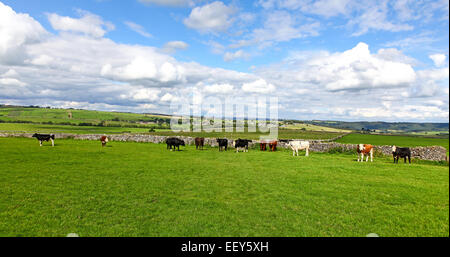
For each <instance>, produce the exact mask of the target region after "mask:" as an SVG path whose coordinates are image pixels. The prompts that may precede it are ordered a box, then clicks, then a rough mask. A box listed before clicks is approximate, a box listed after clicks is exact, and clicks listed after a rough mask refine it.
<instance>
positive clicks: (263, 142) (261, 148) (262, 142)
mask: <svg viewBox="0 0 450 257" xmlns="http://www.w3.org/2000/svg"><path fill="white" fill-rule="evenodd" d="M266 147H267V142H265V141H261V142H259V150H261V151H265V150H266Z"/></svg>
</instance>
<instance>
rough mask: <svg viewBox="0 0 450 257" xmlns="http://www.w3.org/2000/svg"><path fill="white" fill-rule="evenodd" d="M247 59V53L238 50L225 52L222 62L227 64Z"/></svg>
mask: <svg viewBox="0 0 450 257" xmlns="http://www.w3.org/2000/svg"><path fill="white" fill-rule="evenodd" d="M248 57H250V55H249V54H248V53H246V52H244V51H243V50H238V51H236V52H226V53H225V54H224V56H223V60H224V61H226V62H229V61H233V60H236V59H240V58H243V59H246V58H248Z"/></svg>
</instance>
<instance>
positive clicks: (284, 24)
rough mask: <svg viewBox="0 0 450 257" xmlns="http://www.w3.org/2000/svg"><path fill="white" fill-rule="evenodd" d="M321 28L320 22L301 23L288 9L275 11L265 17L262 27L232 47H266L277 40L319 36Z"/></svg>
mask: <svg viewBox="0 0 450 257" xmlns="http://www.w3.org/2000/svg"><path fill="white" fill-rule="evenodd" d="M319 28H320V23H319V22H311V23H304V24H300V23H299V21H298V20H296V18H295V17H294V16H292V15H291V14H289V13H288V12H286V11H273V12H270V13H269V14H268V15H267V17H266V18H265V21H264V24H263V27H262V28H256V29H254V30H253V31H252V32H251V33H250V35H249V36H247V37H248V38H247V39H243V40H240V41H238V42H236V43H233V44H231V45H230V47H232V48H238V47H243V46H249V45H255V44H257V45H259V47H260V48H264V47H267V46H270V45H272V44H273V43H275V42H287V41H290V40H292V39H297V38H303V37H308V36H317V35H319V32H318V30H319Z"/></svg>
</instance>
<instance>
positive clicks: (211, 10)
mask: <svg viewBox="0 0 450 257" xmlns="http://www.w3.org/2000/svg"><path fill="white" fill-rule="evenodd" d="M234 13H235V10H234V8H232V7H230V6H226V5H225V4H224V3H222V2H212V3H210V4H207V5H204V6H199V7H195V8H194V9H192V11H191V14H190V15H189V17H188V18H186V19H184V24H185V25H186V26H187V27H189V28H192V29H196V30H198V31H200V32H201V33H206V32H211V33H216V32H222V31H225V30H226V29H227V28H228V27H230V26H231V24H232V23H233V19H232V17H231V15H232V14H234Z"/></svg>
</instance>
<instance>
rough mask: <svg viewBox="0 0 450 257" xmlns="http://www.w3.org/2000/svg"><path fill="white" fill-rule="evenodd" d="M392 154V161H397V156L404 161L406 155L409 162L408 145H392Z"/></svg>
mask: <svg viewBox="0 0 450 257" xmlns="http://www.w3.org/2000/svg"><path fill="white" fill-rule="evenodd" d="M392 156H393V157H394V163H398V158H404V160H405V163H406V157H408V161H409V163H410V164H411V149H409V148H408V147H396V146H395V145H394V146H392Z"/></svg>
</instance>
